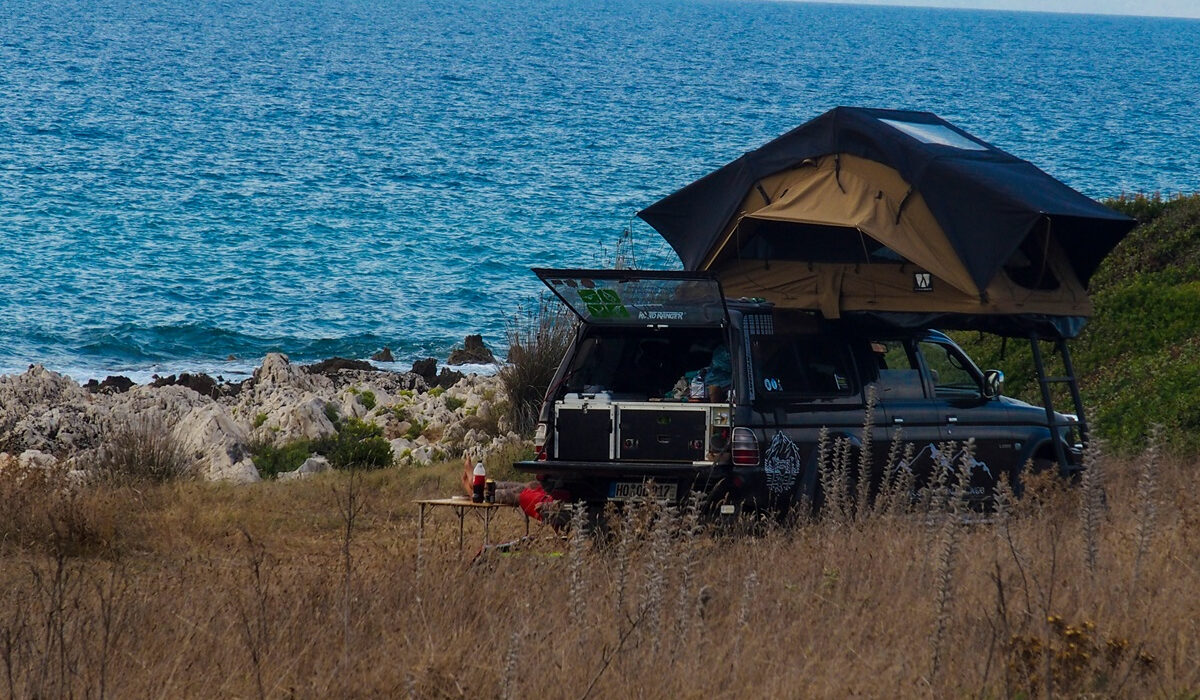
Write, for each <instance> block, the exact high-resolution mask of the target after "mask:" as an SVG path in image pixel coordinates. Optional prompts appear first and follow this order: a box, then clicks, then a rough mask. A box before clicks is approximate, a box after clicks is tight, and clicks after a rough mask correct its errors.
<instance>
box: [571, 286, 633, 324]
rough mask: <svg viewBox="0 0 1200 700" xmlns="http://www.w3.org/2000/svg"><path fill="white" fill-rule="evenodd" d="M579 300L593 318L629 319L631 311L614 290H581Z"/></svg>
mask: <svg viewBox="0 0 1200 700" xmlns="http://www.w3.org/2000/svg"><path fill="white" fill-rule="evenodd" d="M579 298H580V300H582V301H583V305H584V306H585V307H586V308H587V312H588V315H589V316H591V317H592V318H629V309H627V308H625V305H624V304H622V303H621V297H620V295H618V294H617V293H616V291H615V290H612V289H580V290H579Z"/></svg>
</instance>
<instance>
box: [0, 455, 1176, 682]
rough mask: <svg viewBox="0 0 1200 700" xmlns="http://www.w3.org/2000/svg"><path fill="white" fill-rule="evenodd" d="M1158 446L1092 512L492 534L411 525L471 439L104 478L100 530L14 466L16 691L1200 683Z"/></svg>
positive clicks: (4, 663) (885, 514)
mask: <svg viewBox="0 0 1200 700" xmlns="http://www.w3.org/2000/svg"><path fill="white" fill-rule="evenodd" d="M830 449H831V450H832V446H830ZM839 451H840V448H839ZM1155 459H1156V461H1155V463H1154V467H1153V469H1152V470H1151V472H1150V474H1151V475H1150V476H1147V471H1146V469H1144V468H1143V463H1142V461H1141V460H1133V461H1114V460H1111V459H1110V460H1108V461H1107V462H1106V467H1107V468H1106V472H1105V483H1104V491H1105V494H1106V499H1105V500H1104V501H1103V508H1104V515H1103V518H1102V520H1101V523H1100V524H1102V526H1101V527H1096V528H1093V530H1092V534H1091V535H1089V534H1087V531H1086V530H1087V529H1086V528H1085V527H1080V525H1079V523H1080V521H1079V517H1080V512H1081V511H1080V509H1081V507H1082V503H1081V500H1082V499H1083V498H1084V497H1085V495H1086V494H1085V492H1084V490H1083V489H1081V488H1066V487H1064V486H1063V485H1062V484H1060V483H1057V482H1053V481H1050V480H1045V481H1042V480H1039V479H1032V480H1030V483H1029V484H1027V486H1026V497H1025V498H1022V499H1020V500H1016V499H1013V498H1012V496H1011V489H1009V488H1008V486H1007V485H1005V486H1003V487H1002V488H1001V489H1000V493H1001V499H1000V500H1001V507H1000V508H999V509H998V511H997V513H996V514H995V515H994V516H993V517H991V518H990V519H988V520H986V521H981V520H980V519H979V518H974V519H967V518H964V517H958V516H956V514H955V512H954V510H955V507H954V506H953V505H952V504H953V503H954V499H953V498H950V499H948V500H947V499H943V502H944V503H946V504H947V505H948V506H949V507H947V508H942V509H940V510H939V509H937V508H935V507H932V506H933V505H934V504H936V503H937V502H938V500H937V499H935V498H932V497H931V498H930V500H929V502H930V504H931V507H930V509H929V510H922V508H921V504H920V503H917V504H913V503H911V502H904V501H900V502H899V507H897V508H896V509H890V508H889V509H881V508H880V507H876V508H874V509H871V510H870V511H868V512H866V513H859V514H854V513H853V512H852V513H851V515H852V516H853V518H852V520H850V521H839V520H837V519H833V518H828V519H821V520H801V521H800V522H798V523H796V524H795V525H794V526H792V527H789V528H782V527H777V526H774V525H773V524H771V523H761V522H760V523H755V524H753V526H751V527H747V528H745V532H740V533H738V534H728V533H725V532H709V531H705V530H704V528H703V527H702V524H701V523H699V522H698V521H697V520H696V519H695V518H694V516H693V515H692V514H691V513H690V512H689V511H688V510H687V509H684V510H683V511H682V512H679V513H671V512H664V511H663V510H662V509H660V508H658V507H656V506H645V507H641V508H632V507H631V508H625V509H623V512H620V513H617V512H613V513H611V515H612V516H613V517H611V518H610V520H609V527H608V532H609V535H608V537H607V538H606V539H597V540H592V539H586V540H579V541H577V542H576V541H572V540H566V541H564V540H561V539H559V538H558V537H556V536H554V535H553V534H552V533H551V532H550V530H549V529H548V528H542V529H540V530H538V531H537V534H538V537H536V538H535V540H534V541H533V542H532V543H531V544H528V545H526V546H524V547H521V548H519V549H516V550H513V551H509V552H500V551H490V552H488V553H486V554H485V555H483V556H479V557H475V556H474V555H475V553H476V549H477V547H478V543H479V542H480V541H481V539H482V532H481V524H480V523H477V522H474V521H473V519H472V518H471V517H470V516H468V521H467V532H466V537H467V540H468V542H469V543H471V542H474V543H475V544H474V545H472V544H468V546H467V548H466V549H467V551H464V552H462V553H460V552H459V551H458V542H457V541H458V532H457V520H456V519H455V518H453V517H452V516H449V515H447V514H446V513H436V514H434V515H432V516H430V522H429V523H428V524H427V528H426V531H425V537H424V538H423V540H422V541H421V543H420V545H419V546H418V542H417V531H416V512H415V507H414V506H412V505H411V503H410V502H409V501H410V500H411V499H412V498H414V497H417V496H423V495H433V494H441V495H444V494H445V493H448V492H450V491H451V489H452V488H453V486H452V485H453V484H454V479H455V475H456V472H457V466H456V465H447V466H444V467H437V468H432V469H428V470H383V471H379V472H367V473H362V472H360V473H353V474H346V473H329V474H323V475H319V476H318V477H315V478H312V479H308V480H304V481H302V482H294V483H275V482H267V483H262V484H257V485H253V486H248V487H238V488H233V487H227V486H220V485H210V484H200V483H195V482H178V483H170V484H159V485H149V486H145V487H143V488H142V489H141V490H140V495H132V494H130V493H129V492H125V491H118V490H113V489H101V488H97V487H88V488H87V489H83V490H77V491H75V492H74V493H75V494H76V495H74V496H71V498H75V499H78V501H77V503H78V507H79V508H81V509H83V510H84V511H86V512H89V513H92V515H90V516H88V518H89V520H87V522H88V523H90V525H89V526H88V527H87V528H84V529H85V530H89V531H91V532H100V533H102V534H101V535H100V536H98V537H96V538H93V539H89V538H87V537H83V538H72V537H63V538H61V539H58V540H55V539H54V538H55V535H54V533H55V532H57V531H56V530H55V529H54V527H51V526H50V525H43V524H41V523H43V522H46V523H49V522H51V521H52V520H51V515H52V513H53V512H55V511H58V510H59V509H61V508H62V507H63V501H62V500H61V499H62V498H64V496H63V495H62V494H63V493H64V492H63V491H61V490H59V489H56V488H49V487H47V486H46V485H45V484H43V483H42V482H40V481H37V480H36V479H31V478H29V476H28V475H26V476H25V477H23V478H17V477H16V475H14V474H13V473H12V472H11V470H10V469H6V470H4V472H3V473H4V475H5V478H4V479H3V480H0V485H2V488H3V489H4V492H3V494H2V495H3V497H4V498H5V500H4V502H5V504H6V506H7V505H8V504H10V503H14V502H15V501H13V500H11V499H14V498H16V499H23V500H20V501H19V503H20V504H21V505H19V507H18V508H17V509H16V510H13V509H12V508H9V512H17V513H19V516H18V518H19V524H16V525H14V524H13V523H14V522H17V520H16V519H14V518H7V519H6V521H5V522H4V523H3V524H2V525H0V527H3V541H2V542H0V695H5V696H12V697H63V696H76V697H85V696H95V697H144V696H156V697H162V696H167V697H180V696H183V697H195V696H241V697H272V698H273V697H285V696H287V697H291V696H299V697H317V696H389V697H390V696H397V695H407V696H415V697H464V696H470V697H494V696H497V695H499V696H502V697H529V696H535V697H553V698H560V697H561V698H581V697H597V698H603V697H627V696H637V697H645V698H668V697H670V698H673V697H698V696H706V697H707V696H718V697H730V696H751V697H812V696H816V697H830V696H844V695H860V696H868V697H891V696H907V697H917V696H920V697H929V696H933V697H945V696H967V695H970V696H983V697H1000V696H1004V697H1013V696H1019V697H1033V696H1037V695H1045V694H1053V695H1057V696H1067V697H1142V696H1159V697H1191V696H1194V694H1195V693H1196V692H1197V690H1198V689H1200V665H1198V664H1196V659H1198V658H1200V597H1197V596H1196V594H1195V591H1196V590H1197V588H1200V567H1198V566H1197V564H1196V562H1198V561H1200V540H1197V538H1196V537H1195V533H1196V532H1197V531H1198V528H1200V497H1197V495H1196V490H1195V488H1194V485H1193V483H1192V482H1193V480H1194V477H1195V474H1196V464H1195V463H1194V462H1185V461H1181V460H1178V459H1173V458H1164V457H1163V456H1161V455H1158V456H1157V457H1155ZM850 464H852V463H850ZM945 485H946V487H948V488H950V489H952V490H953V489H954V488H956V483H955V480H954V479H950V480H948V481H947V482H946V484H945ZM847 495H848V496H849V494H847ZM105 499H108V500H107V501H106V500H105ZM115 499H125V500H120V501H118V500H115ZM855 500H856V499H854V498H852V497H851V498H847V499H846V500H845V501H844V503H846V504H847V505H849V506H850V509H851V510H852V511H853V509H854V504H855ZM106 502H108V503H116V504H118V505H117V506H111V505H110V506H104V505H103V504H104V503H106ZM887 502H888V503H891V501H890V500H888V501H887ZM1151 506H1152V507H1151ZM105 508H110V509H112V510H109V511H105V510H104V509H105ZM101 512H107V513H108V515H104V516H103V517H101V515H99V513H101ZM106 518H112V519H111V520H107V519H106ZM1148 519H1149V520H1148ZM106 523H107V524H106ZM105 528H111V530H112V533H113V534H111V535H103V532H104V531H105ZM521 533H523V521H522V519H521V518H520V517H518V516H517V515H515V514H513V513H507V512H501V513H499V514H498V515H497V516H496V519H495V520H494V522H493V531H492V536H493V540H495V538H497V537H509V536H511V537H512V538H513V539H515V538H516V537H517V535H519V534H521ZM1088 537H1094V538H1095V551H1096V552H1098V556H1096V557H1094V559H1093V558H1092V557H1091V556H1090V555H1089V553H1088V552H1089V547H1088V545H1087V541H1086V540H1087V538H1088ZM71 542H88V543H89V544H88V545H87V546H86V547H76V546H74V545H71V544H70V543H71ZM1135 571H1137V574H1136V577H1135V576H1134V572H1135Z"/></svg>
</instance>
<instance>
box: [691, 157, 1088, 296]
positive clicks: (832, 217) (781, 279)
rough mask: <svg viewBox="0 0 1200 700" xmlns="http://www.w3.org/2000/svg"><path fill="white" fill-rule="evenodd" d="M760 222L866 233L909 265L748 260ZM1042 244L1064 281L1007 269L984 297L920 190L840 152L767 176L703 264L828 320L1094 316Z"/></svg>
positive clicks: (752, 291)
mask: <svg viewBox="0 0 1200 700" xmlns="http://www.w3.org/2000/svg"><path fill="white" fill-rule="evenodd" d="M906 197H907V201H905V198H906ZM902 202H903V209H901V203H902ZM897 212H900V215H899V216H897ZM754 220H759V221H783V222H794V223H797V224H809V225H817V226H826V227H840V228H841V229H842V231H836V232H835V233H834V234H831V233H830V229H805V228H804V227H803V226H798V227H797V228H796V231H795V235H796V236H798V237H803V236H828V235H842V233H843V232H844V234H845V235H851V236H853V235H866V236H870V237H871V238H872V239H874V240H875V241H877V242H879V243H881V244H883V245H884V246H886V247H888V248H889V249H891V250H892V251H894V252H896V253H898V254H899V255H900V256H902V257H903V258H904V259H905V260H906V261H907V262H904V263H898V262H890V261H884V262H879V261H871V262H866V261H864V262H863V263H861V264H845V263H823V262H818V261H808V260H770V261H764V260H741V259H739V257H738V246H739V245H742V244H744V243H745V242H746V241H745V240H744V237H750V236H753V233H752V231H751V232H749V233H747V232H746V229H747V228H748V227H747V223H748V221H754ZM739 227H740V228H739ZM856 230H857V232H856ZM1043 240H1044V241H1045V242H1044V245H1045V246H1046V250H1045V253H1046V256H1045V257H1046V269H1047V270H1048V272H1050V273H1052V274H1053V277H1054V279H1056V280H1058V285H1057V287H1055V288H1054V289H1029V288H1026V287H1023V286H1021V285H1020V284H1017V283H1016V282H1015V281H1013V280H1012V279H1011V278H1010V277H1009V276H1008V274H1007V272H1006V271H1003V270H1002V271H1001V272H1000V273H998V274H997V275H996V276H995V277H994V278H993V279H992V281H991V283H990V284H989V285H988V287H987V289H986V290H983V292H982V293H980V290H978V289H977V288H976V286H975V284H974V282H973V281H972V279H971V276H970V275H969V274H968V272H967V270H966V268H965V267H964V266H963V264H962V262H961V259H960V258H959V256H958V255H957V254H955V252H954V249H953V248H952V246H951V244H950V242H949V241H948V240H947V238H946V236H945V233H944V232H943V231H942V229H941V227H940V226H939V225H938V223H937V220H936V219H935V218H934V217H933V214H932V213H930V211H929V208H928V206H927V205H926V204H925V201H924V199H923V198H922V197H921V195H920V193H918V192H911V193H910V191H909V187H908V184H907V183H906V182H905V181H904V180H903V179H902V178H901V177H900V175H899V174H898V173H897V172H896V171H895V170H894V169H892V168H889V167H887V166H885V165H882V164H880V163H877V162H875V161H872V160H867V159H865V158H860V157H857V156H852V155H847V154H841V155H840V156H836V157H835V156H832V155H831V156H825V157H822V158H820V159H814V160H810V161H805V164H804V165H802V166H801V167H799V168H795V169H792V170H786V171H783V172H780V173H776V174H775V175H771V176H769V177H767V178H764V179H763V180H762V181H760V182H759V183H758V187H755V188H753V189H751V191H750V193H749V194H748V195H747V196H746V197H745V199H744V200H743V203H742V208H741V210H740V212H739V214H738V215H737V216H735V217H734V219H733V224H732V225H731V226H730V228H729V229H728V230H727V231H726V233H725V234H724V237H723V239H722V242H721V244H720V245H719V246H717V247H715V248H714V250H713V252H712V253H711V254H710V256H709V259H708V260H707V261H706V263H705V266H704V268H703V269H708V270H710V271H712V272H713V273H714V274H716V275H717V277H718V278H719V279H720V280H721V283H722V285H723V286H724V288H725V291H726V293H727V294H728V295H729V296H731V297H739V296H747V297H763V298H766V299H767V300H769V301H772V302H774V303H776V304H777V305H779V306H781V307H785V308H802V309H814V310H820V311H821V312H822V314H823V315H825V316H826V317H827V318H838V317H840V316H841V314H842V312H844V311H888V312H917V313H931V312H933V313H961V314H1045V315H1053V316H1084V317H1086V316H1089V315H1090V314H1091V310H1092V306H1091V302H1090V301H1089V300H1088V297H1087V294H1086V292H1085V290H1084V288H1083V285H1082V284H1080V282H1079V280H1078V278H1077V277H1076V276H1075V274H1074V272H1073V271H1072V268H1071V265H1070V264H1069V262H1068V261H1067V259H1066V256H1065V254H1064V251H1062V249H1061V248H1060V247H1059V246H1058V244H1057V242H1056V241H1055V240H1054V238H1053V236H1052V235H1047V236H1046V237H1045V239H1043ZM864 260H865V256H864ZM923 272H928V273H930V274H931V275H932V291H916V284H915V280H914V275H915V274H917V273H923Z"/></svg>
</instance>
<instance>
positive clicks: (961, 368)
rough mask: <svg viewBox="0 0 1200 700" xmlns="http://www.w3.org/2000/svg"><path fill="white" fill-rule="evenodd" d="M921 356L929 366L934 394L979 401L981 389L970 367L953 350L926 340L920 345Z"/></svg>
mask: <svg viewBox="0 0 1200 700" xmlns="http://www.w3.org/2000/svg"><path fill="white" fill-rule="evenodd" d="M920 348H921V355H922V356H923V357H924V358H925V364H927V365H929V373H930V375H931V376H932V378H933V387H934V393H935V394H936V395H937V396H940V397H942V398H957V399H981V398H983V387H981V386H980V384H979V378H978V377H976V376H975V373H974V372H972V371H971V370H970V365H969V364H968V363H967V361H966V360H965V359H964V358H963V357H962V355H961V354H959V353H958V352H957V351H956V350H954V348H952V347H950V346H949V345H942V344H941V343H935V342H932V341H928V340H923V341H921V343H920Z"/></svg>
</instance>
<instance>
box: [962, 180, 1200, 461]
mask: <svg viewBox="0 0 1200 700" xmlns="http://www.w3.org/2000/svg"><path fill="white" fill-rule="evenodd" d="M1106 204H1108V205H1109V206H1112V207H1114V208H1116V209H1118V210H1120V211H1122V212H1124V213H1126V214H1128V215H1130V216H1134V217H1135V218H1137V219H1138V220H1139V221H1141V222H1142V223H1141V224H1140V225H1139V226H1138V227H1137V228H1135V229H1134V230H1133V231H1132V232H1131V233H1130V234H1129V235H1128V236H1127V237H1126V238H1125V240H1123V241H1121V243H1120V244H1119V245H1118V246H1117V247H1116V248H1115V249H1114V250H1113V251H1112V253H1110V254H1109V256H1108V257H1107V258H1105V260H1104V261H1103V262H1102V263H1101V265H1100V267H1099V269H1098V270H1097V271H1096V274H1095V275H1094V276H1093V277H1092V280H1091V283H1090V291H1091V297H1092V302H1093V304H1094V306H1095V312H1094V314H1093V316H1092V318H1091V320H1090V321H1089V322H1088V325H1087V327H1086V328H1085V329H1084V331H1083V333H1081V334H1080V336H1079V338H1077V339H1075V340H1073V341H1071V356H1072V360H1073V361H1074V364H1075V371H1076V375H1077V376H1078V378H1079V383H1080V390H1081V392H1082V394H1083V403H1084V409H1085V411H1086V416H1087V418H1088V422H1089V423H1090V426H1091V429H1092V433H1093V434H1094V435H1097V436H1099V437H1100V438H1102V439H1104V440H1105V442H1106V443H1107V445H1108V447H1109V449H1110V450H1112V451H1113V452H1117V453H1122V454H1129V453H1133V452H1135V451H1137V450H1140V449H1142V448H1143V447H1145V445H1146V440H1147V436H1148V435H1149V432H1150V426H1152V425H1156V424H1157V425H1161V426H1163V428H1164V429H1163V431H1162V436H1163V440H1164V441H1165V446H1166V447H1167V448H1168V449H1169V450H1170V451H1172V452H1176V453H1180V454H1192V453H1195V452H1197V451H1200V432H1197V430H1196V428H1197V425H1196V423H1197V421H1198V420H1200V419H1198V418H1197V416H1200V324H1197V323H1196V320H1195V319H1197V318H1200V282H1198V281H1197V280H1198V279H1200V195H1192V196H1188V197H1175V198H1171V199H1163V198H1162V197H1159V196H1157V195H1155V196H1151V197H1147V196H1144V195H1136V196H1133V197H1122V198H1120V199H1116V200H1109V201H1108V202H1106ZM954 335H955V338H956V339H957V340H958V341H959V342H960V343H961V344H962V345H963V347H964V348H965V349H966V350H967V352H968V353H970V354H971V356H972V357H973V358H974V359H975V360H976V362H978V363H979V364H980V366H981V367H982V368H985V369H987V368H992V367H996V368H1000V369H1003V370H1004V372H1005V374H1006V380H1007V381H1006V386H1005V392H1004V393H1006V394H1008V395H1009V396H1014V397H1017V398H1020V399H1023V400H1025V401H1029V402H1030V403H1034V404H1038V405H1040V404H1041V401H1042V399H1041V390H1040V389H1039V387H1038V384H1037V378H1036V374H1035V372H1034V368H1033V357H1032V354H1031V352H1030V348H1029V341H1027V340H1024V339H1009V341H1008V342H1007V343H1006V344H1005V343H1004V342H1003V341H1002V340H1001V339H999V338H997V337H994V336H981V335H979V334H976V333H956V334H954ZM1002 348H1003V349H1004V350H1005V351H1004V352H1003V353H1002V352H1001V349H1002ZM1049 348H1050V346H1049V344H1044V345H1043V346H1042V349H1043V353H1044V354H1045V355H1046V358H1045V359H1046V362H1047V371H1048V373H1049V374H1051V375H1060V374H1062V373H1063V371H1064V370H1063V369H1062V367H1061V363H1060V361H1059V360H1058V358H1057V357H1054V356H1051V355H1050V351H1049ZM1054 399H1055V401H1054V405H1055V408H1057V409H1058V410H1060V411H1071V410H1073V408H1072V404H1071V401H1070V397H1069V395H1068V394H1067V393H1066V388H1065V387H1063V386H1062V385H1056V386H1055V390H1054Z"/></svg>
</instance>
